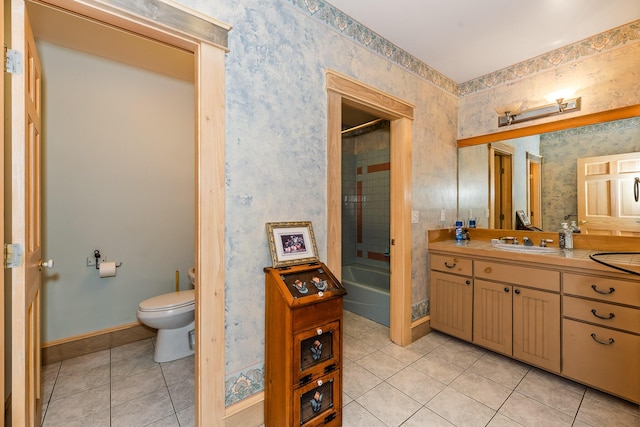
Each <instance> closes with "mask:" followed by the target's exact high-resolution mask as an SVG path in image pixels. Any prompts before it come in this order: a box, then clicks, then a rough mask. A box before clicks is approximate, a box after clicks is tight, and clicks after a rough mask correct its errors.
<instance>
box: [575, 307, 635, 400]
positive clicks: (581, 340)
mask: <svg viewBox="0 0 640 427" xmlns="http://www.w3.org/2000/svg"><path fill="white" fill-rule="evenodd" d="M562 325H563V334H562V336H563V340H562V373H563V375H566V376H567V377H569V378H572V379H574V380H577V381H580V382H583V383H585V384H588V385H591V386H593V387H595V388H598V389H600V390H604V391H607V392H609V393H612V394H615V395H618V396H620V397H622V398H625V399H628V400H631V401H633V402H636V403H640V363H638V360H640V336H638V335H632V334H629V333H626V332H619V331H614V330H611V329H606V328H602V327H600V326H595V325H589V324H586V323H582V322H577V321H575V320H569V319H564V320H563V322H562Z"/></svg>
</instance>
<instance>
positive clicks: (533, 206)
mask: <svg viewBox="0 0 640 427" xmlns="http://www.w3.org/2000/svg"><path fill="white" fill-rule="evenodd" d="M532 165H536V166H534V167H532ZM541 172H542V157H540V156H538V155H536V154H532V153H529V152H527V210H528V212H527V216H528V217H529V221H531V225H533V226H535V227H538V228H540V229H542V181H541V179H540V178H541V176H542V174H541Z"/></svg>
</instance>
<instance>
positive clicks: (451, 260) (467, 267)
mask: <svg viewBox="0 0 640 427" xmlns="http://www.w3.org/2000/svg"><path fill="white" fill-rule="evenodd" d="M472 265H473V264H472V261H471V260H469V259H465V258H458V257H449V256H443V255H437V254H431V260H430V268H431V271H430V283H431V296H430V301H431V309H430V314H431V321H430V322H431V323H430V326H431V327H432V328H433V329H436V330H438V331H441V332H444V333H446V334H449V335H453V336H454V337H458V338H460V339H463V340H467V341H471V333H472V329H471V328H472V321H473V318H472V313H473V279H472V277H471V275H472V272H473V269H472Z"/></svg>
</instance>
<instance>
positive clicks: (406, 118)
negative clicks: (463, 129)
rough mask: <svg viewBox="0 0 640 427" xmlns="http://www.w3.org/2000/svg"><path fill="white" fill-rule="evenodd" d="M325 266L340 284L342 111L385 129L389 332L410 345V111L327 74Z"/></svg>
mask: <svg viewBox="0 0 640 427" xmlns="http://www.w3.org/2000/svg"><path fill="white" fill-rule="evenodd" d="M326 78H327V82H326V84H327V104H328V120H327V122H328V129H327V200H328V208H327V209H328V212H327V216H328V219H327V222H328V223H327V241H328V242H329V244H328V247H327V266H328V267H329V268H331V270H332V271H333V273H334V274H335V275H336V277H337V278H338V279H339V280H342V244H341V242H342V228H343V224H342V148H343V147H342V108H343V105H345V106H348V107H351V108H354V109H356V110H359V111H363V112H366V113H368V114H371V115H372V116H374V117H377V118H382V119H385V120H388V121H389V123H390V131H389V135H390V136H389V139H390V155H389V159H390V164H391V166H390V173H389V181H390V191H389V199H390V213H389V248H390V249H389V255H390V262H389V264H390V308H389V311H390V326H389V334H390V338H391V340H392V341H393V342H395V343H396V344H399V345H403V346H404V345H408V344H410V343H411V124H412V120H413V105H411V104H408V103H406V102H404V101H402V100H400V99H398V98H395V97H393V96H391V95H388V94H386V93H383V92H380V91H379V90H377V89H375V88H372V87H370V86H366V85H364V84H362V83H360V82H357V81H355V80H353V79H351V78H349V77H346V76H343V75H341V74H338V73H336V72H334V71H327V73H326Z"/></svg>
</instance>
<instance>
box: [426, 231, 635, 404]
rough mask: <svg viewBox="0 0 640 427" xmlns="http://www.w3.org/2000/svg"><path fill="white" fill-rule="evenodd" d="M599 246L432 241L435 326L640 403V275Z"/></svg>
mask: <svg viewBox="0 0 640 427" xmlns="http://www.w3.org/2000/svg"><path fill="white" fill-rule="evenodd" d="M636 250H637V249H636ZM594 252H597V251H595V250H592V249H574V250H573V251H569V252H560V251H557V253H547V254H537V253H526V252H518V251H504V250H499V249H495V248H493V247H492V246H491V243H490V242H489V241H488V240H484V241H481V240H471V241H468V242H464V244H456V242H455V241H452V240H445V241H431V242H429V271H430V284H431V296H430V307H431V313H430V315H431V318H430V325H431V327H432V328H433V329H435V330H438V331H441V332H444V333H446V334H449V335H452V336H455V337H458V338H460V339H462V340H465V341H468V342H472V343H474V344H477V345H479V346H481V347H485V348H487V349H490V350H493V351H495V352H497V353H501V354H504V355H506V356H509V357H512V358H514V359H517V360H520V361H523V362H526V363H528V364H531V365H533V366H537V367H540V368H542V369H545V370H547V371H549V372H553V373H555V374H558V375H561V376H563V377H567V378H570V379H572V380H574V381H577V382H580V383H583V384H585V385H588V386H591V387H593V388H596V389H599V390H602V391H605V392H608V393H610V394H613V395H616V396H619V397H622V398H624V399H627V400H630V401H632V402H635V403H640V276H637V275H632V274H629V273H625V272H621V271H618V270H615V269H612V268H610V267H607V266H604V265H601V264H599V263H596V262H595V261H593V260H591V259H590V258H589V255H590V254H591V253H594ZM636 257H637V258H636V259H633V260H631V261H630V262H631V263H633V264H634V265H633V266H632V267H631V268H632V269H638V267H640V255H637V256H636ZM623 262H624V261H623ZM636 264H637V265H636Z"/></svg>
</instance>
